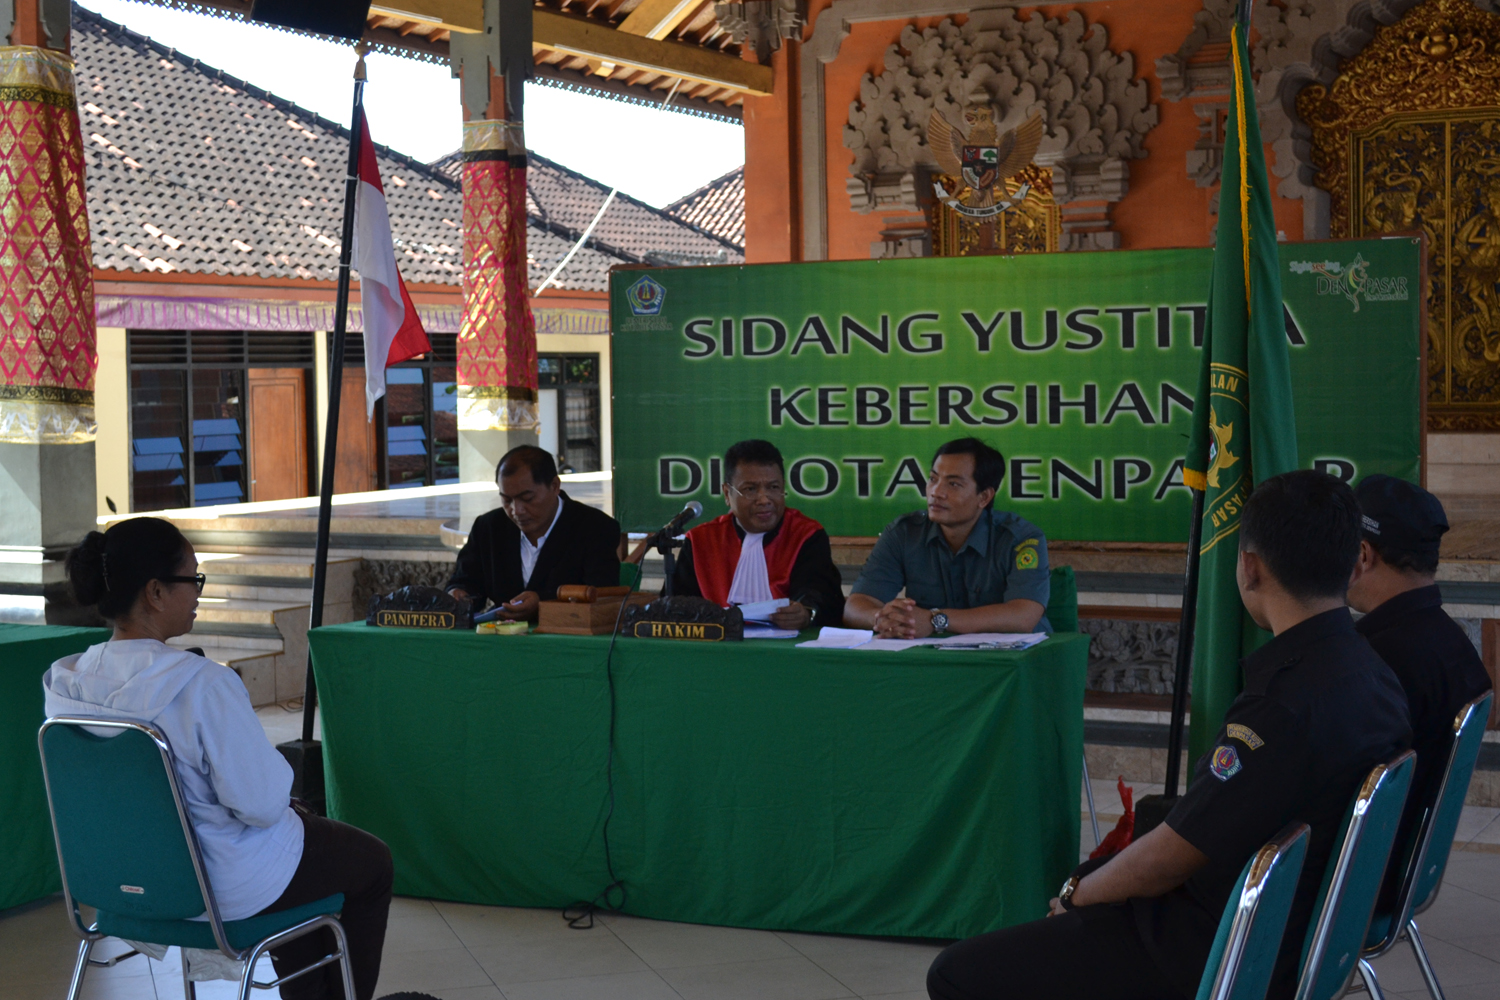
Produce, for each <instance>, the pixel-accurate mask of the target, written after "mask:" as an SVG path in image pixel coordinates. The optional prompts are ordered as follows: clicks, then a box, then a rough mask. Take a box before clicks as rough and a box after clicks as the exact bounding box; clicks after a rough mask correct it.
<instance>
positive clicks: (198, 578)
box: [158, 573, 208, 594]
mask: <svg viewBox="0 0 1500 1000" xmlns="http://www.w3.org/2000/svg"><path fill="white" fill-rule="evenodd" d="M158 579H160V580H161V582H162V583H196V584H197V585H198V593H200V594H202V593H203V585H204V584H206V583H208V576H207V575H206V574H203V573H198V574H197V575H195V576H163V577H158Z"/></svg>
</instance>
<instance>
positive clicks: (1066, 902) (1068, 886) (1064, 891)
mask: <svg viewBox="0 0 1500 1000" xmlns="http://www.w3.org/2000/svg"><path fill="white" fill-rule="evenodd" d="M1082 881H1083V879H1081V878H1080V877H1078V876H1077V875H1074V876H1073V877H1072V878H1070V879H1068V880H1067V881H1066V882H1064V883H1063V887H1062V888H1061V889H1059V890H1057V901H1058V902H1059V903H1061V904H1062V908H1063V909H1065V910H1071V909H1073V891H1074V890H1075V889H1077V888H1078V883H1079V882H1082Z"/></svg>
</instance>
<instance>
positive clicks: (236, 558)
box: [198, 551, 360, 589]
mask: <svg viewBox="0 0 1500 1000" xmlns="http://www.w3.org/2000/svg"><path fill="white" fill-rule="evenodd" d="M198 562H199V566H198V568H199V570H201V571H202V572H203V573H205V574H206V575H207V576H208V578H209V580H210V582H216V581H217V582H223V581H224V580H234V581H242V580H245V579H247V578H248V579H255V580H277V581H280V580H287V581H290V580H305V581H307V585H308V586H311V585H312V578H313V553H312V552H311V551H309V552H307V554H306V555H305V556H304V555H303V554H302V553H297V554H294V555H278V556H252V555H242V554H240V553H238V552H201V551H200V552H199V553H198ZM359 564H360V560H359V559H357V558H347V557H345V558H338V559H335V558H329V560H328V578H329V579H328V582H329V586H330V589H336V584H335V579H336V578H338V577H342V576H343V575H344V574H348V576H349V578H350V580H351V581H352V580H353V575H354V571H355V570H356V569H358V568H359Z"/></svg>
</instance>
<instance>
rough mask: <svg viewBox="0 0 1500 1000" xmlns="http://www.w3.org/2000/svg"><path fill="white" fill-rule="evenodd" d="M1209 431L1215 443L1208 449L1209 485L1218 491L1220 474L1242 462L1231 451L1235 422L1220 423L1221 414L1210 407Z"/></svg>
mask: <svg viewBox="0 0 1500 1000" xmlns="http://www.w3.org/2000/svg"><path fill="white" fill-rule="evenodd" d="M1208 429H1209V432H1210V433H1211V434H1212V435H1213V441H1212V442H1211V443H1210V444H1209V447H1208V454H1209V466H1208V477H1207V478H1208V485H1209V486H1212V487H1213V488H1214V489H1218V488H1219V473H1221V472H1223V471H1224V470H1226V469H1228V468H1229V467H1230V466H1231V465H1234V464H1235V463H1236V462H1238V461H1239V460H1240V459H1239V456H1238V455H1236V454H1234V453H1233V452H1232V451H1230V450H1229V442H1230V441H1232V440H1233V439H1234V421H1233V420H1231V421H1230V422H1229V423H1227V424H1221V423H1219V414H1218V413H1217V412H1215V411H1214V409H1213V408H1212V407H1210V408H1209V410H1208Z"/></svg>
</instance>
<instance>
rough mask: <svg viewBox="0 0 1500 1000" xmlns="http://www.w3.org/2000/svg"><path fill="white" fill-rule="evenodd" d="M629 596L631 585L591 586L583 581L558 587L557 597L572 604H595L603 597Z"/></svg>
mask: <svg viewBox="0 0 1500 1000" xmlns="http://www.w3.org/2000/svg"><path fill="white" fill-rule="evenodd" d="M629 596H630V588H629V587H590V586H588V585H587V584H583V583H569V584H564V585H563V586H561V587H558V588H557V599H558V600H559V601H567V602H569V603H571V604H593V603H595V602H596V601H598V600H601V599H607V598H611V597H629Z"/></svg>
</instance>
